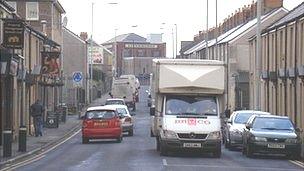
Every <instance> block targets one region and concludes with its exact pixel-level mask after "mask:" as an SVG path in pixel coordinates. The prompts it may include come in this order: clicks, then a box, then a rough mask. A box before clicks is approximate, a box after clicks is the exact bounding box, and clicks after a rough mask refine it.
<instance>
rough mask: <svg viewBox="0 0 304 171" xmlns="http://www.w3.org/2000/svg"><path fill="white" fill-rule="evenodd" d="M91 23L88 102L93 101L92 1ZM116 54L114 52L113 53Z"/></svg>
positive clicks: (115, 3) (113, 3)
mask: <svg viewBox="0 0 304 171" xmlns="http://www.w3.org/2000/svg"><path fill="white" fill-rule="evenodd" d="M106 4H108V5H117V4H118V3H117V2H109V3H106ZM91 17H92V23H91V24H92V25H91V41H90V58H91V59H90V61H88V63H91V68H90V81H89V83H90V84H89V86H88V87H89V89H90V90H89V92H90V102H92V101H93V32H94V2H92V16H91ZM115 55H116V54H115Z"/></svg>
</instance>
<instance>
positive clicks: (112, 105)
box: [106, 104, 128, 110]
mask: <svg viewBox="0 0 304 171" xmlns="http://www.w3.org/2000/svg"><path fill="white" fill-rule="evenodd" d="M106 106H110V107H113V108H115V109H117V108H124V109H127V110H128V107H127V106H126V105H119V104H111V105H106Z"/></svg>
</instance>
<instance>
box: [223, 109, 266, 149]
mask: <svg viewBox="0 0 304 171" xmlns="http://www.w3.org/2000/svg"><path fill="white" fill-rule="evenodd" d="M252 115H270V113H268V112H262V111H254V110H239V111H234V112H233V113H232V114H231V116H230V118H229V119H228V120H227V122H226V124H225V126H224V129H223V143H224V144H225V147H226V148H228V149H230V148H232V147H239V146H240V147H241V146H242V145H243V140H242V134H243V131H244V129H245V124H246V122H247V121H248V119H249V118H250V117H251V116H252Z"/></svg>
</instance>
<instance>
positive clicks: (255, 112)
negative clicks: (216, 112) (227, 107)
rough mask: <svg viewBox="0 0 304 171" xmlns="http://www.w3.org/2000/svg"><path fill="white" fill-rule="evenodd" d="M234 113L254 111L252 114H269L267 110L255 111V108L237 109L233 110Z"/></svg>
mask: <svg viewBox="0 0 304 171" xmlns="http://www.w3.org/2000/svg"><path fill="white" fill-rule="evenodd" d="M235 113H254V114H268V115H270V113H269V112H264V111H257V110H238V111H235Z"/></svg>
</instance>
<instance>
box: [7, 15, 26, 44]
mask: <svg viewBox="0 0 304 171" xmlns="http://www.w3.org/2000/svg"><path fill="white" fill-rule="evenodd" d="M23 44H24V24H23V22H22V21H21V20H16V19H5V20H4V24H3V43H2V45H3V46H4V47H6V48H10V49H23Z"/></svg>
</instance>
